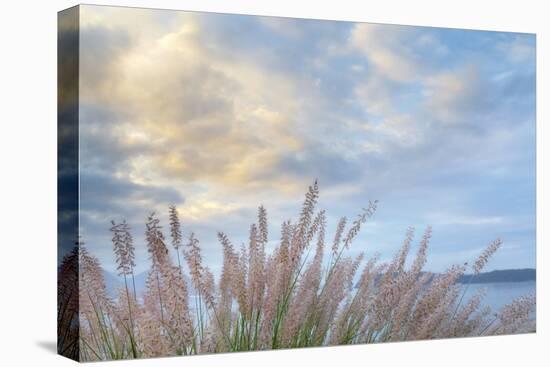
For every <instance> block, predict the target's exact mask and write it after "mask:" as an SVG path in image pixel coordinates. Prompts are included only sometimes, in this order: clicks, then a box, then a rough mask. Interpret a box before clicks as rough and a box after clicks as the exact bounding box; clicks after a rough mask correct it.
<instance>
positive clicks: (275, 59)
mask: <svg viewBox="0 0 550 367" xmlns="http://www.w3.org/2000/svg"><path fill="white" fill-rule="evenodd" d="M58 25H59V33H58V50H59V59H58V81H59V83H58V88H59V90H58V351H59V354H61V355H64V356H66V357H69V358H72V359H75V360H78V361H98V360H114V359H135V358H150V357H164V356H185V355H195V354H206V353H226V352H240V351H255V350H273V349H284V348H304V347H310V346H335V345H345V344H369V343H384V342H395V341H409V340H424V339H440V338H455V337H472V336H489V335H502V334H517V333H530V332H535V329H536V321H535V320H536V314H535V304H536V299H535V284H536V283H535V281H536V280H535V255H536V246H535V69H536V68H535V47H536V44H535V35H533V34H524V33H509V32H493V31H477V30H464V29H446V28H433V27H417V26H414V27H413V26H401V25H385V24H370V23H356V22H342V21H330V20H310V19H292V18H279V17H266V16H250V15H231V14H215V13H201V12H187V11H176V10H156V9H142V8H124V7H107V6H94V5H81V6H77V7H74V8H70V9H67V10H64V11H62V12H60V13H59V23H58Z"/></svg>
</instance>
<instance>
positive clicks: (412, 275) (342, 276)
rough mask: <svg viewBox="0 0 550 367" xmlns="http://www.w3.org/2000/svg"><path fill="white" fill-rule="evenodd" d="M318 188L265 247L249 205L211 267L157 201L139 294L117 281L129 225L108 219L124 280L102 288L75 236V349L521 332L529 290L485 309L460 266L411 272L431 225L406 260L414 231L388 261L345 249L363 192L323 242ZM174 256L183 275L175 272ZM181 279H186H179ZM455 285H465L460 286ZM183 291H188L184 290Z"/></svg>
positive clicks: (143, 352)
mask: <svg viewBox="0 0 550 367" xmlns="http://www.w3.org/2000/svg"><path fill="white" fill-rule="evenodd" d="M318 197H319V188H318V185H317V182H315V184H314V185H312V186H310V187H309V189H308V192H307V193H306V198H305V201H304V203H303V205H302V210H301V213H300V215H299V218H298V220H297V221H295V222H292V221H286V222H284V223H283V225H282V228H281V232H280V241H279V243H278V245H276V246H275V247H274V248H273V249H271V250H270V251H268V250H267V248H266V247H267V245H268V234H269V233H268V221H267V211H266V209H265V208H264V207H263V206H260V208H259V209H258V221H257V223H253V224H252V225H251V227H250V236H249V241H248V244H247V245H246V246H245V245H244V244H243V246H241V248H240V249H237V248H235V246H234V245H233V244H232V243H231V241H230V239H229V238H228V236H227V235H226V234H225V233H223V232H220V233H218V239H219V242H220V244H221V252H222V254H223V266H222V270H221V274H220V277H219V279H218V280H217V281H215V279H214V276H213V273H212V272H211V271H210V269H209V268H208V267H207V266H205V265H204V264H203V261H202V253H201V246H200V242H199V239H197V238H196V237H195V235H194V234H191V235H190V237H189V238H188V239H187V240H186V241H185V240H184V239H183V237H182V233H181V224H180V221H179V217H178V213H177V209H176V208H175V207H170V209H169V218H170V221H169V226H170V231H169V232H170V236H171V243H172V246H173V249H174V251H175V252H176V253H177V257H176V258H177V264H175V265H174V264H173V263H172V259H171V256H170V254H169V250H168V247H167V246H166V239H165V237H164V234H163V228H162V227H161V226H160V222H159V219H158V218H157V217H156V216H155V214H152V215H151V216H149V218H148V220H147V223H146V232H145V238H146V242H147V248H148V251H149V258H150V262H151V267H150V270H149V273H148V279H147V287H146V290H145V292H144V294H143V296H142V297H137V295H136V294H135V288H134V292H133V293H132V292H130V291H129V286H128V282H127V280H126V277H129V276H132V278H133V267H134V255H133V244H132V237H131V235H130V232H129V231H130V229H129V226H128V225H127V224H126V223H125V222H123V223H121V224H119V225H117V224H115V223H113V227H112V228H111V230H112V232H113V245H114V250H115V255H116V257H117V262H118V264H119V273H120V275H121V276H123V277H124V279H125V282H124V286H125V287H124V289H122V290H121V291H120V292H119V295H118V297H117V298H116V299H111V298H110V297H109V296H108V294H107V292H106V288H105V282H104V279H103V275H102V270H101V265H100V264H99V261H98V259H97V258H96V257H94V256H93V255H91V254H90V253H89V252H88V250H87V249H86V247H85V246H84V245H83V244H81V245H80V249H79V260H80V285H79V286H80V289H79V292H80V295H79V296H80V357H81V359H82V360H105V359H124V358H141V357H156V356H167V355H187V354H199V353H217V352H231V351H247V350H265V349H280V348H296V347H309V346H323V345H342V344H357V343H379V342H386V341H405V340H419V339H434V338H449V337H464V336H478V335H495V334H505V333H506V334H509V333H517V332H525V331H530V329H529V327H531V326H530V325H532V323H531V322H530V319H529V315H530V314H531V312H532V311H533V310H534V307H535V296H534V295H531V296H525V297H522V298H519V299H517V300H515V301H513V302H512V303H511V304H509V305H507V306H505V307H503V308H502V309H501V310H500V311H499V312H496V313H493V312H492V311H491V310H490V309H489V308H487V307H483V306H482V300H483V296H484V294H483V293H478V294H476V295H474V296H473V297H471V298H470V299H465V296H464V294H465V291H466V290H463V291H461V288H460V286H459V285H458V284H457V281H458V279H459V278H460V277H461V276H462V275H463V274H464V273H465V272H466V270H467V268H466V265H461V266H456V265H455V266H451V267H449V269H448V270H447V271H445V272H444V273H442V274H431V273H427V272H424V271H423V267H424V265H425V263H426V258H427V250H428V245H429V242H430V238H431V231H432V230H431V228H430V227H428V228H426V230H425V231H424V233H423V235H422V238H421V240H420V244H419V248H418V250H417V252H416V254H415V256H414V259H413V260H412V263H411V265H410V267H406V265H405V264H406V262H407V259H408V257H409V252H410V248H411V245H412V242H413V240H414V234H415V230H414V229H413V228H409V229H408V230H407V231H406V233H405V240H404V242H403V246H402V247H401V249H400V250H399V251H398V252H397V253H396V254H395V256H394V257H393V259H392V260H391V261H389V262H388V263H381V262H380V261H379V259H378V256H373V257H371V258H370V259H367V260H366V261H365V260H364V254H363V253H360V254H359V255H357V256H354V257H352V256H349V255H347V250H348V249H349V248H350V246H352V243H353V242H354V240H355V239H356V238H357V236H358V234H359V232H360V230H361V227H362V225H363V224H364V223H365V222H366V221H367V220H368V219H369V218H370V217H371V216H372V215H374V213H375V211H376V207H377V202H370V203H369V205H368V206H367V208H365V209H363V210H362V211H361V213H360V214H359V215H358V216H357V218H356V220H355V221H353V222H352V224H351V226H350V227H349V228H347V219H346V218H342V219H341V220H340V221H339V223H338V226H337V228H336V231H335V235H334V239H333V241H331V242H332V243H331V244H330V245H329V246H330V249H329V256H328V259H326V260H328V261H326V260H325V252H326V250H327V249H326V246H327V243H326V216H325V212H324V211H322V210H321V211H316V207H317V200H318ZM499 246H500V240H497V241H495V242H493V243H491V244H490V245H489V246H488V247H487V249H486V250H485V251H484V252H483V253H482V254H481V255H480V257H479V258H478V259H477V260H476V261H475V262H474V265H473V267H472V271H473V273H474V276H475V275H476V274H479V273H480V272H481V271H482V269H483V268H484V266H485V265H486V263H487V262H488V260H489V258H490V257H491V256H492V255H493V254H494V253H495V252H496V251H497V250H498V247H499ZM180 251H181V255H182V256H181V257H182V258H183V259H185V262H186V264H187V268H188V271H189V275H188V276H186V275H184V269H183V266H182V262H181V260H180V258H181V257H180ZM188 279H189V280H188ZM466 288H467V287H466ZM191 290H193V291H192V292H191Z"/></svg>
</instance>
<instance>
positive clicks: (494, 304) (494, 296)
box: [464, 281, 536, 311]
mask: <svg viewBox="0 0 550 367" xmlns="http://www.w3.org/2000/svg"><path fill="white" fill-rule="evenodd" d="M482 288H485V289H486V291H487V293H486V295H485V298H484V301H483V302H484V304H486V305H488V306H490V307H491V309H492V311H498V310H499V309H500V308H501V307H502V306H504V305H506V304H508V303H510V302H512V301H513V300H514V299H515V298H518V297H521V296H524V295H530V294H534V293H535V290H536V282H535V281H526V282H509V283H483V284H470V286H469V288H468V290H467V291H466V295H465V297H464V299H465V300H466V299H468V298H469V297H471V296H473V295H474V294H476V292H477V291H478V290H479V289H482Z"/></svg>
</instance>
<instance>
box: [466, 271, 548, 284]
mask: <svg viewBox="0 0 550 367" xmlns="http://www.w3.org/2000/svg"><path fill="white" fill-rule="evenodd" d="M536 280H537V271H536V269H531V268H528V269H504V270H493V271H489V272H486V273H480V274H477V275H473V274H464V275H463V276H462V277H461V278H460V279H459V280H458V283H462V284H466V283H472V284H480V283H512V282H527V281H536Z"/></svg>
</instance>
